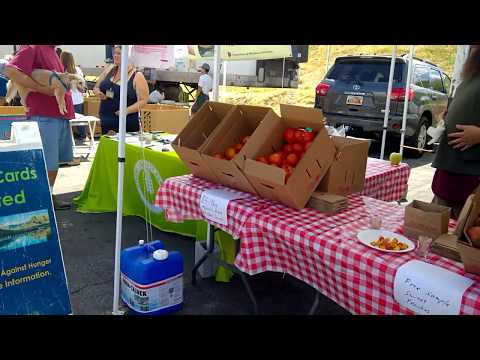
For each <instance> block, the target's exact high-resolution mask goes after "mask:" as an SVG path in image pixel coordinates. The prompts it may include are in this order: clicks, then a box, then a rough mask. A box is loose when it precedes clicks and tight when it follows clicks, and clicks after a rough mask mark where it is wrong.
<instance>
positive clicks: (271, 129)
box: [244, 105, 335, 209]
mask: <svg viewBox="0 0 480 360" xmlns="http://www.w3.org/2000/svg"><path fill="white" fill-rule="evenodd" d="M280 112H281V117H279V116H278V115H277V114H275V113H274V112H273V111H271V112H269V113H268V114H267V115H266V116H265V119H264V120H263V121H262V123H261V124H260V125H259V126H258V128H257V130H255V132H254V134H253V135H252V137H251V138H250V140H249V142H251V144H249V154H248V155H249V156H247V159H246V160H245V168H244V173H245V174H246V176H247V178H248V180H249V181H250V183H251V184H252V185H253V186H254V188H255V190H256V191H257V193H258V194H260V195H261V196H263V197H265V198H268V199H271V200H275V201H279V202H281V203H283V204H285V205H288V206H291V207H293V208H296V209H302V208H304V207H305V205H306V204H307V202H308V200H309V199H310V197H311V195H312V193H313V192H314V191H315V189H316V188H317V186H318V184H319V183H320V181H321V180H322V178H323V177H324V176H325V174H326V173H327V171H328V168H329V167H330V165H331V164H332V162H333V159H334V156H335V146H334V145H333V142H332V140H331V139H330V137H329V136H328V134H327V130H326V129H325V125H324V120H323V114H322V112H321V110H318V109H314V108H305V107H299V106H292V105H280ZM289 127H310V128H312V129H313V130H315V131H318V135H317V137H316V138H315V140H314V141H313V142H312V145H311V146H310V148H309V149H308V151H307V152H306V153H305V155H304V156H303V157H302V159H301V160H300V161H299V163H298V164H297V166H296V167H295V169H294V171H293V173H292V175H291V176H290V178H289V179H288V181H287V182H285V172H284V171H283V169H281V168H278V167H274V166H270V165H267V164H264V163H261V162H258V161H256V160H255V159H256V158H257V156H267V155H270V154H271V153H273V152H275V151H279V150H281V148H282V146H283V132H284V131H285V129H287V128H289Z"/></svg>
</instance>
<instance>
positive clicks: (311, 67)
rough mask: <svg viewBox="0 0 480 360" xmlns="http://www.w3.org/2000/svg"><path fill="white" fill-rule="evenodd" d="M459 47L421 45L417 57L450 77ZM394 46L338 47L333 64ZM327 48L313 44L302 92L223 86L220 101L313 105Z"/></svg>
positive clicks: (405, 49) (302, 78)
mask: <svg viewBox="0 0 480 360" xmlns="http://www.w3.org/2000/svg"><path fill="white" fill-rule="evenodd" d="M408 51H409V46H408V45H400V46H399V47H398V55H402V54H405V53H408ZM456 51H457V50H456V45H418V46H416V47H415V56H417V57H419V58H422V59H425V60H428V61H431V62H433V63H435V64H437V65H438V66H440V68H442V69H443V70H444V71H446V72H447V74H449V75H451V73H452V71H453V65H454V62H455V55H456ZM391 53H392V46H391V45H375V46H372V45H336V46H332V47H331V51H330V61H329V63H330V64H332V63H333V62H334V61H335V58H336V57H338V56H343V55H359V54H364V55H373V54H377V55H390V54H391ZM326 54H327V46H325V45H310V47H309V59H308V62H307V63H304V64H300V82H299V87H298V89H266V88H249V89H247V88H241V87H232V86H228V87H227V88H226V89H225V88H224V87H223V86H221V87H220V100H221V101H224V102H229V103H233V104H248V105H266V106H271V107H273V108H274V109H275V110H278V104H280V103H285V104H292V105H301V106H313V104H314V100H315V87H316V86H317V84H318V82H319V81H320V80H321V79H322V78H323V76H324V74H325V65H326Z"/></svg>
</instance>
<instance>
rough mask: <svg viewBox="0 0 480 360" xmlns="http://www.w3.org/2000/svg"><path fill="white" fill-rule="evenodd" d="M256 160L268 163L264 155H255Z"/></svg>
mask: <svg viewBox="0 0 480 360" xmlns="http://www.w3.org/2000/svg"><path fill="white" fill-rule="evenodd" d="M257 161H260V162H261V163H264V164H267V165H268V160H267V158H266V157H265V156H259V157H257Z"/></svg>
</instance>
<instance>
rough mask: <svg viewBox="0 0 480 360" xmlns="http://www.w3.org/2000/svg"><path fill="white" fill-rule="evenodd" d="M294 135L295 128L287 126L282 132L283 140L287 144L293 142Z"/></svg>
mask: <svg viewBox="0 0 480 360" xmlns="http://www.w3.org/2000/svg"><path fill="white" fill-rule="evenodd" d="M294 136H295V129H292V128H288V129H286V130H285V131H284V132H283V140H284V141H285V142H286V143H288V144H291V143H293V142H294V138H293V137H294Z"/></svg>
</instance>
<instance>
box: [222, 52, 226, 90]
mask: <svg viewBox="0 0 480 360" xmlns="http://www.w3.org/2000/svg"><path fill="white" fill-rule="evenodd" d="M226 94H227V61H224V62H223V94H222V97H223V98H224V97H225V95H226Z"/></svg>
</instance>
